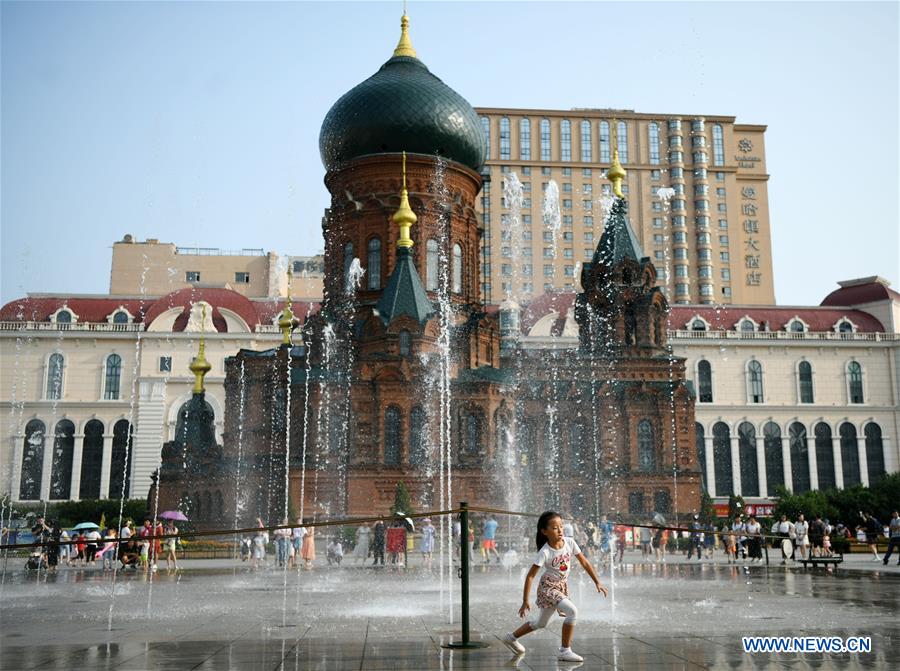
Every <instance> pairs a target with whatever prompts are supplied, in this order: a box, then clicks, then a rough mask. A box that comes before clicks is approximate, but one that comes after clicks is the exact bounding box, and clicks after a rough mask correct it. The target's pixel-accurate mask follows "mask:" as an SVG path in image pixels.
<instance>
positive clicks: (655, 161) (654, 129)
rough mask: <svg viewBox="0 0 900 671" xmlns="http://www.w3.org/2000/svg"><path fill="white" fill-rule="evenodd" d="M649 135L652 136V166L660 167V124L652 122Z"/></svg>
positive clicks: (648, 129) (648, 130) (648, 131)
mask: <svg viewBox="0 0 900 671" xmlns="http://www.w3.org/2000/svg"><path fill="white" fill-rule="evenodd" d="M647 133H648V134H649V136H650V164H651V165H659V124H658V123H656V122H655V121H651V122H650V125H649V126H648V127H647Z"/></svg>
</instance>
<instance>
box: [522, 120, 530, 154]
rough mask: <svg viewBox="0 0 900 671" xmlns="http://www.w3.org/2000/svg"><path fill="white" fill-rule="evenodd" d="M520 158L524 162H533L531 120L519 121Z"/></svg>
mask: <svg viewBox="0 0 900 671" xmlns="http://www.w3.org/2000/svg"><path fill="white" fill-rule="evenodd" d="M519 158H520V159H522V160H523V161H530V160H531V121H530V120H529V119H522V120H521V121H519Z"/></svg>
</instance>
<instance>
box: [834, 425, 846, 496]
mask: <svg viewBox="0 0 900 671" xmlns="http://www.w3.org/2000/svg"><path fill="white" fill-rule="evenodd" d="M831 453H832V454H833V455H834V456H833V457H832V458H833V459H834V483H835V486H836V487H837V488H838V489H843V488H844V462H843V460H842V459H841V438H840V435H839V434H834V435H832V436H831Z"/></svg>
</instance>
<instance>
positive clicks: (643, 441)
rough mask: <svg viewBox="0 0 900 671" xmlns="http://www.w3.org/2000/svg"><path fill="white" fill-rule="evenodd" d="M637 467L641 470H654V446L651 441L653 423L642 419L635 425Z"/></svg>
mask: <svg viewBox="0 0 900 671" xmlns="http://www.w3.org/2000/svg"><path fill="white" fill-rule="evenodd" d="M637 442H638V468H639V469H640V470H642V471H655V470H656V446H655V445H654V441H653V425H652V424H650V421H649V420H646V419H642V420H641V421H640V422H638V426H637Z"/></svg>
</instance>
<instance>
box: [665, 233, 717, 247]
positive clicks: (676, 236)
mask: <svg viewBox="0 0 900 671" xmlns="http://www.w3.org/2000/svg"><path fill="white" fill-rule="evenodd" d="M707 237H709V236H707ZM672 239H673V240H675V242H680V243H682V244H684V243H687V233H685V232H684V231H675V233H673V234H672Z"/></svg>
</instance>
